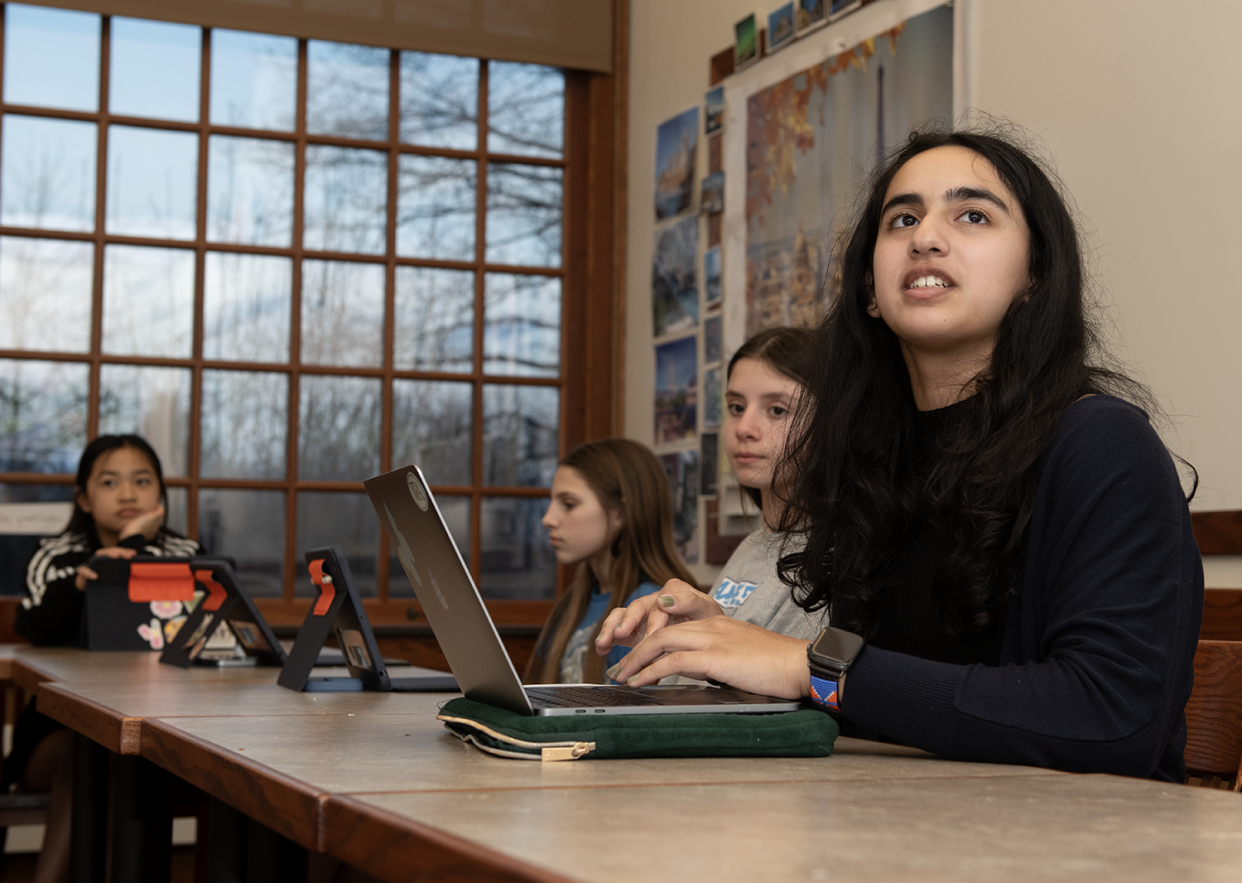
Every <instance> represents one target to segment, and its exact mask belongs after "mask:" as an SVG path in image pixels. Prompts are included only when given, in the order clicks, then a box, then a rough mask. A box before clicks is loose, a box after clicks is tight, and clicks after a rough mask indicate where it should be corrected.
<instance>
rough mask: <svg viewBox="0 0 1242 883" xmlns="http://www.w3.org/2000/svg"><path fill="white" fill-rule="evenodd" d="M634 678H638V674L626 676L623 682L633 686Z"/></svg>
mask: <svg viewBox="0 0 1242 883" xmlns="http://www.w3.org/2000/svg"><path fill="white" fill-rule="evenodd" d="M636 680H638V675H632V676H630V677H628V678H626V679H625V682H626V683H627V684H629V685H630V686H631V687H632V686H634V682H635V681H636Z"/></svg>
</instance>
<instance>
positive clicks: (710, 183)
mask: <svg viewBox="0 0 1242 883" xmlns="http://www.w3.org/2000/svg"><path fill="white" fill-rule="evenodd" d="M699 210H700V211H704V212H707V213H708V214H709V215H718V214H720V213H721V212H722V211H724V172H712V174H710V175H708V176H707V177H706V178H704V179H703V192H702V195H701V196H700V197H699Z"/></svg>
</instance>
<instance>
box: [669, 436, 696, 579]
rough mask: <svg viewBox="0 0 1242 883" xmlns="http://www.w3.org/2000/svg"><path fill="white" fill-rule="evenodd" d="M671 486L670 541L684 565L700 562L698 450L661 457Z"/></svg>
mask: <svg viewBox="0 0 1242 883" xmlns="http://www.w3.org/2000/svg"><path fill="white" fill-rule="evenodd" d="M660 462H661V463H662V464H663V465H664V471H665V472H666V473H668V483H669V484H670V485H671V486H672V489H673V543H674V545H676V546H677V554H678V555H680V556H681V560H682V561H684V562H685V563H686V564H698V563H699V452H698V451H678V452H677V453H675V454H665V455H664V456H662V457H660Z"/></svg>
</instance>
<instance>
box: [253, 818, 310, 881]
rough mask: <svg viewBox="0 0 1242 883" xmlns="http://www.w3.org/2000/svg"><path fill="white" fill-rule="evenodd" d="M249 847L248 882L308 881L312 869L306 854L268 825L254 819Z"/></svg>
mask: <svg viewBox="0 0 1242 883" xmlns="http://www.w3.org/2000/svg"><path fill="white" fill-rule="evenodd" d="M248 839H249V842H248V844H247V846H248V848H247V850H246V852H247V861H246V881H247V883H289V881H294V880H306V878H307V874H308V872H309V870H310V867H309V862H310V857H309V855H308V854H307V851H306V850H305V849H303V848H302V847H300V846H298V845H297V844H296V843H294V842H293V841H292V840H290V839H288V838H287V837H282V836H281V835H279V834H277V833H276V832H275V831H273V830H272V829H271V828H269V827H267V826H266V825H262V824H260V823H259V822H256V821H254V820H253V819H251V821H250V833H249V838H248Z"/></svg>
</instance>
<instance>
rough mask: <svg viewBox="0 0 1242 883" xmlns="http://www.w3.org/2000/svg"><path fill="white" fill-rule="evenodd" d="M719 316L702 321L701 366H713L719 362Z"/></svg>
mask: <svg viewBox="0 0 1242 883" xmlns="http://www.w3.org/2000/svg"><path fill="white" fill-rule="evenodd" d="M720 331H721V323H720V315H719V314H717V315H715V316H708V317H707V318H706V319H704V320H703V364H704V365H714V364H716V363H717V362H719V361H720Z"/></svg>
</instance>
